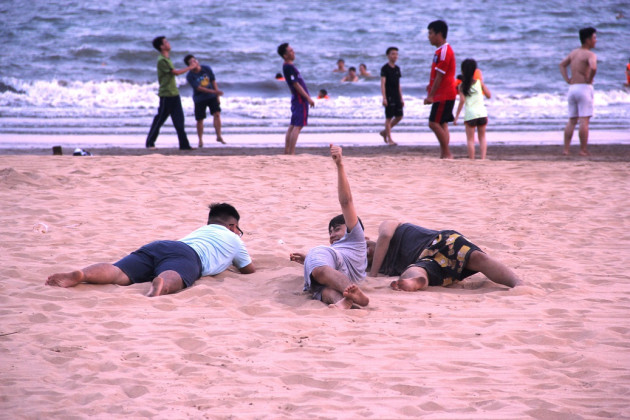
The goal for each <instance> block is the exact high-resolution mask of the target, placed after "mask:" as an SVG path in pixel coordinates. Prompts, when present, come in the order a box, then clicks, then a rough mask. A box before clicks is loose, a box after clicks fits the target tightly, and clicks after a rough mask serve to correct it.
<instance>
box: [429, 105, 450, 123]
mask: <svg viewBox="0 0 630 420" xmlns="http://www.w3.org/2000/svg"><path fill="white" fill-rule="evenodd" d="M454 106H455V100H452V101H442V102H433V105H432V106H431V115H429V121H430V122H437V123H440V124H444V123H450V122H451V121H453V120H455V118H453V107H454Z"/></svg>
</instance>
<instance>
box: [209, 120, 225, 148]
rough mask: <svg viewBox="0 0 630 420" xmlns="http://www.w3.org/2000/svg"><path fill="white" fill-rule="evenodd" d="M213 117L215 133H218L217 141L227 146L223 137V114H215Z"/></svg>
mask: <svg viewBox="0 0 630 420" xmlns="http://www.w3.org/2000/svg"><path fill="white" fill-rule="evenodd" d="M212 117H213V118H214V131H215V132H216V133H217V141H218V142H219V143H223V144H225V142H224V141H223V136H222V135H221V113H220V112H215V113H214V114H213V115H212Z"/></svg>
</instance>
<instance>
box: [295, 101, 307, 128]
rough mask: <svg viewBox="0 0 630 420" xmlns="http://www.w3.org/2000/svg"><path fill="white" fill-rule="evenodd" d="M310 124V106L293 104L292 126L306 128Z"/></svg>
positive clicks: (298, 103)
mask: <svg viewBox="0 0 630 420" xmlns="http://www.w3.org/2000/svg"><path fill="white" fill-rule="evenodd" d="M307 123H308V104H307V103H306V102H291V125H292V126H294V127H304V126H306V125H307Z"/></svg>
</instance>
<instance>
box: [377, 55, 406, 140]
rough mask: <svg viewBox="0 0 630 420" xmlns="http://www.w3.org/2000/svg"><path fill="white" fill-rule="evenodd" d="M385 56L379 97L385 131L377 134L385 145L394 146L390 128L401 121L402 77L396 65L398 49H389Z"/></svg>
mask: <svg viewBox="0 0 630 420" xmlns="http://www.w3.org/2000/svg"><path fill="white" fill-rule="evenodd" d="M385 55H386V56H387V63H385V65H384V66H383V67H381V95H382V96H383V106H384V107H385V129H384V130H382V131H381V132H380V133H379V134H380V135H381V137H383V141H384V142H385V143H386V144H388V145H390V146H396V142H395V141H394V140H393V139H392V128H394V127H395V126H396V125H397V124H398V123H399V122H400V121H401V120H402V119H403V107H404V106H405V101H404V100H403V94H402V88H401V87H400V78H401V77H402V75H401V73H400V67H398V66H397V65H396V61H397V60H398V48H397V47H389V48H388V49H387V51H386V52H385Z"/></svg>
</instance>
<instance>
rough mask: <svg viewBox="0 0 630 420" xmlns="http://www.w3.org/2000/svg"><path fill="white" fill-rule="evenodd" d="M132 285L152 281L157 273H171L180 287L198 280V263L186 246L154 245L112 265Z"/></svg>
mask: <svg viewBox="0 0 630 420" xmlns="http://www.w3.org/2000/svg"><path fill="white" fill-rule="evenodd" d="M114 265H115V266H116V267H118V268H120V269H121V270H122V271H123V273H125V274H126V275H127V277H129V280H131V282H132V283H145V282H148V281H153V279H154V278H156V277H157V276H158V275H159V274H160V273H163V272H165V271H167V270H172V271H175V272H176V273H177V274H179V276H180V277H181V278H182V281H183V282H184V287H190V286H192V284H193V283H194V282H195V281H196V280H197V279H198V278H199V277H201V260H200V259H199V255H197V253H196V252H195V250H194V249H192V248H191V247H190V246H188V245H186V244H185V243H183V242H180V241H155V242H151V243H150V244H147V245H144V246H143V247H141V248H140V249H138V250H136V251H134V252H132V253H131V254H129V255H127V256H126V257H125V258H123V259H121V260H120V261H117V262H115V263H114Z"/></svg>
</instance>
